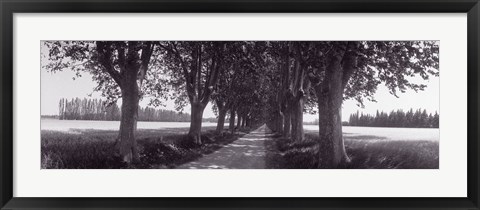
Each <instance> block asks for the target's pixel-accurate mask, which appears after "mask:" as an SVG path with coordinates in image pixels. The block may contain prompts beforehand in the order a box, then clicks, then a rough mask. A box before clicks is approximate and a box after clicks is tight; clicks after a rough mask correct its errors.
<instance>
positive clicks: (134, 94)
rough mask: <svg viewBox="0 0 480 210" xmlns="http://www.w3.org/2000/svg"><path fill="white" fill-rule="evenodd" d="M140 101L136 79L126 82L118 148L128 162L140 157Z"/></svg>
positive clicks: (123, 87) (123, 91)
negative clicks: (137, 137)
mask: <svg viewBox="0 0 480 210" xmlns="http://www.w3.org/2000/svg"><path fill="white" fill-rule="evenodd" d="M138 101H139V98H138V86H137V84H136V81H133V82H125V84H124V85H123V86H122V115H121V119H120V135H119V140H120V142H119V144H118V150H119V152H120V155H121V157H122V159H123V160H124V161H125V162H127V163H131V162H134V161H137V160H138V158H139V156H138V151H137V142H136V139H135V129H136V124H137V123H136V122H137V113H138Z"/></svg>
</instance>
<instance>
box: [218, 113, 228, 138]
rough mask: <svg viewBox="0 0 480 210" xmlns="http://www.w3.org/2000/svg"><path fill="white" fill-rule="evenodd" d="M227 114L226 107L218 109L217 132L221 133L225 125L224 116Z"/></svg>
mask: <svg viewBox="0 0 480 210" xmlns="http://www.w3.org/2000/svg"><path fill="white" fill-rule="evenodd" d="M226 116H227V109H219V110H218V121H217V133H222V131H223V127H224V125H225V117H226Z"/></svg>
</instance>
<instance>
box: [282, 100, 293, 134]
mask: <svg viewBox="0 0 480 210" xmlns="http://www.w3.org/2000/svg"><path fill="white" fill-rule="evenodd" d="M289 108H290V107H287V108H286V109H285V112H284V113H283V136H284V137H289V136H290V131H291V120H292V118H291V115H290V110H288V109H289Z"/></svg>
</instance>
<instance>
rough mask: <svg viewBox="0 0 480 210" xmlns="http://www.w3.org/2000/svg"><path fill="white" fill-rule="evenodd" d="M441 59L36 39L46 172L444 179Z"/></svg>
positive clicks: (389, 49) (261, 43)
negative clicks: (370, 174)
mask: <svg viewBox="0 0 480 210" xmlns="http://www.w3.org/2000/svg"><path fill="white" fill-rule="evenodd" d="M439 49H440V41H438V40H408V41H405V40H368V41H362V40H337V41H332V40H312V41H297V40H281V41H279V40H238V41H224V40H199V41H191V40H44V41H41V42H40V48H39V50H40V66H41V69H40V71H41V78H40V79H41V81H40V83H41V87H40V90H39V91H40V99H41V107H40V109H41V119H40V121H41V122H40V125H41V131H40V132H41V148H38V149H40V150H41V169H439V165H440V161H441V160H440V159H439V143H440V128H439V127H440V126H439V119H440V73H439ZM32 108H35V107H32ZM20 111H21V110H20ZM445 113H448V112H445ZM37 116H38V115H37Z"/></svg>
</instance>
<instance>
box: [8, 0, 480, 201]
mask: <svg viewBox="0 0 480 210" xmlns="http://www.w3.org/2000/svg"><path fill="white" fill-rule="evenodd" d="M0 8H1V28H0V31H1V34H0V36H1V43H0V48H1V56H0V63H1V71H0V72H1V73H0V78H1V85H0V88H1V90H0V101H1V103H0V110H1V112H0V118H1V123H2V124H1V128H0V136H1V144H0V155H1V157H0V158H1V164H0V188H1V191H0V206H1V209H67V208H76V209H373V208H377V209H479V193H478V192H479V181H478V179H479V159H480V157H479V151H480V149H479V144H478V137H479V135H478V134H479V129H478V128H479V125H478V118H479V112H478V110H479V103H478V102H479V97H478V95H479V87H480V86H479V85H478V83H479V82H480V78H479V75H480V74H479V72H478V71H479V60H480V57H479V55H480V53H479V50H480V46H479V13H480V5H479V2H478V0H404V1H399V0H383V1H379V0H336V1H331V0H255V1H253V0H229V1H224V0H223V1H222V0H140V1H135V0H98V1H93V0H83V1H82V0H71V1H67V0H36V1H35V0H0ZM154 12H164V13H190V12H191V13H201V12H213V13H219V12H222V13H224V12H227V13H258V12H266V13H279V12H287V13H291V12H298V13H306V12H308V13H317V12H321V13H323V12H328V13H344V12H345V13H467V14H468V16H467V17H468V23H467V24H468V154H467V155H468V163H467V166H468V178H467V179H468V180H467V181H468V188H467V193H468V196H467V197H466V198H413V197H412V198H361V197H357V198H24V197H22V198H16V197H13V196H12V193H13V181H14V177H13V148H12V145H13V139H14V137H13V124H14V123H13V122H14V120H15V119H13V114H12V113H13V110H14V109H15V105H14V104H13V40H14V39H15V37H13V14H14V13H154Z"/></svg>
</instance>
